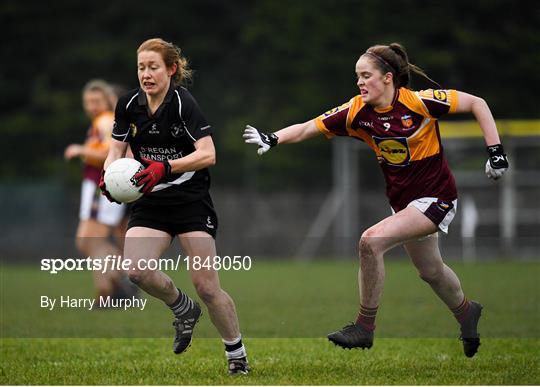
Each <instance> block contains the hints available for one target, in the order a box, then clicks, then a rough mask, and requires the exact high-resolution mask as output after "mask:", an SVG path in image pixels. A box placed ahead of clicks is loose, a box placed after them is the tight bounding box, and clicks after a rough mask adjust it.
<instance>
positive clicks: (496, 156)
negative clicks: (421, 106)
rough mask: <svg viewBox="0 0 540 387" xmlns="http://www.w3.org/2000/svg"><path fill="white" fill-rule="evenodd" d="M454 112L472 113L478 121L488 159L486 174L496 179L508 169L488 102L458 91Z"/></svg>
mask: <svg viewBox="0 0 540 387" xmlns="http://www.w3.org/2000/svg"><path fill="white" fill-rule="evenodd" d="M456 113H472V114H473V115H474V117H475V118H476V121H478V125H479V126H480V129H482V133H483V135H484V140H485V142H486V145H487V151H488V154H489V159H488V161H487V162H486V168H485V171H486V175H487V176H488V177H489V178H490V179H493V180H497V179H498V178H499V177H501V176H502V175H503V174H504V172H506V170H507V169H508V159H507V158H506V154H505V153H504V148H503V146H502V144H501V140H500V138H499V132H498V131H497V125H496V124H495V119H494V118H493V115H492V114H491V110H490V109H489V106H488V104H487V103H486V101H484V100H483V99H482V98H479V97H476V96H474V95H471V94H467V93H464V92H462V91H458V106H457V110H456Z"/></svg>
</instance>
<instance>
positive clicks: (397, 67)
mask: <svg viewBox="0 0 540 387" xmlns="http://www.w3.org/2000/svg"><path fill="white" fill-rule="evenodd" d="M366 54H368V55H369V56H371V57H375V58H377V59H378V60H376V61H374V62H375V63H376V66H377V67H378V68H379V70H380V71H381V72H382V73H386V72H388V70H389V71H390V72H391V73H392V74H393V75H394V87H395V88H400V87H407V88H408V87H409V86H410V82H411V73H414V74H416V75H419V76H421V77H423V78H424V79H427V80H428V81H430V82H432V83H433V84H435V85H437V86H439V87H441V86H440V85H439V84H438V83H437V82H435V81H434V80H433V79H431V78H430V77H429V76H428V75H427V74H426V73H425V72H424V70H422V69H421V68H420V67H418V66H416V65H414V64H412V63H410V62H409V56H408V55H407V51H405V48H404V47H403V46H402V45H401V44H399V43H390V45H388V46H383V45H377V46H373V47H370V48H369V49H368V50H367V51H366ZM385 64H386V66H385Z"/></svg>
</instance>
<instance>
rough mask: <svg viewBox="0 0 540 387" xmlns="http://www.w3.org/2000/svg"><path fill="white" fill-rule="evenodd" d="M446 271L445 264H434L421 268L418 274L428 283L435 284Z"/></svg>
mask: <svg viewBox="0 0 540 387" xmlns="http://www.w3.org/2000/svg"><path fill="white" fill-rule="evenodd" d="M443 273H444V266H443V265H432V266H428V267H425V268H422V269H420V270H419V272H418V274H419V275H420V278H422V280H424V281H426V282H427V283H428V284H435V283H437V282H439V280H440V279H441V278H442V276H443Z"/></svg>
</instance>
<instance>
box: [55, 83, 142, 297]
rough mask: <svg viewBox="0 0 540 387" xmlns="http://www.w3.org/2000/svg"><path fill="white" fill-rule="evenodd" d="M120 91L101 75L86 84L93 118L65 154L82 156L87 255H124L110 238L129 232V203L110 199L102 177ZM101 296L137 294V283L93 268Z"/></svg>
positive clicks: (82, 231)
mask: <svg viewBox="0 0 540 387" xmlns="http://www.w3.org/2000/svg"><path fill="white" fill-rule="evenodd" d="M116 99H117V97H116V94H115V93H114V90H113V87H112V86H111V85H109V84H108V83H107V82H105V81H103V80H100V79H93V80H91V81H89V82H88V83H87V84H86V85H85V86H84V88H83V92H82V102H83V108H84V111H85V113H86V115H87V116H88V118H90V120H91V124H90V127H89V128H88V131H87V134H86V139H85V142H84V143H83V144H70V145H68V146H67V147H66V149H65V151H64V158H65V159H66V160H71V159H74V158H79V159H81V160H82V162H83V170H82V173H83V181H82V186H81V203H80V209H79V225H78V227H77V233H76V245H77V249H78V250H79V251H80V252H81V253H83V254H84V255H85V256H89V257H92V258H95V259H103V258H105V256H106V255H108V254H111V255H117V256H120V254H121V253H120V246H119V245H115V244H113V243H111V242H110V241H109V236H110V235H111V234H112V235H114V236H115V237H116V239H117V240H118V241H119V242H121V241H122V239H123V237H124V233H125V222H123V220H124V214H125V210H126V209H125V205H120V204H116V203H110V202H109V201H108V200H107V199H105V198H104V197H103V196H101V195H100V194H99V193H100V191H99V187H98V183H99V178H100V175H101V170H102V168H103V162H104V161H105V158H106V157H107V151H108V149H109V143H110V141H111V133H112V127H113V122H114V114H113V111H114V106H115V104H116ZM92 274H93V276H94V286H95V288H96V293H97V299H99V297H108V296H112V297H115V298H125V297H130V296H132V295H134V289H135V288H134V287H133V285H132V284H130V283H129V280H127V276H126V274H125V273H124V272H122V271H118V270H109V271H107V272H105V273H102V272H101V271H99V270H96V271H93V272H92Z"/></svg>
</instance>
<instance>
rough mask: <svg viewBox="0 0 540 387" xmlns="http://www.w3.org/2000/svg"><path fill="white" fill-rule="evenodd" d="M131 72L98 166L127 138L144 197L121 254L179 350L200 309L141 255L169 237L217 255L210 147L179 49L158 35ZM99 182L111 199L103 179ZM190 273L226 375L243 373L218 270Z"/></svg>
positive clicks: (194, 252)
mask: <svg viewBox="0 0 540 387" xmlns="http://www.w3.org/2000/svg"><path fill="white" fill-rule="evenodd" d="M137 73H138V78H139V88H138V89H135V90H133V91H131V92H129V93H128V94H127V95H125V96H123V97H122V98H120V100H119V101H118V105H117V107H116V111H115V125H114V129H113V140H112V143H111V146H110V150H109V154H108V157H107V160H106V161H105V166H104V168H105V169H106V168H107V166H108V165H109V164H110V163H111V162H113V161H114V160H117V159H119V158H121V157H124V155H125V152H126V149H127V146H128V144H129V145H130V146H131V149H132V151H133V155H134V158H135V159H136V160H139V161H140V162H141V163H143V165H144V166H145V169H144V170H143V171H141V172H139V173H138V174H136V175H135V179H136V180H137V181H138V185H140V186H141V190H142V192H144V196H143V197H142V198H141V199H139V200H138V201H136V202H135V203H134V204H133V207H132V212H131V215H130V220H129V225H128V231H127V233H126V240H125V248H124V258H127V259H130V260H131V262H132V266H133V267H132V268H131V269H130V270H129V271H128V275H129V277H130V279H131V280H132V281H133V282H134V283H136V284H137V285H138V286H139V287H140V288H141V289H143V290H144V291H146V292H147V293H148V294H150V295H152V296H154V297H157V298H159V299H160V300H162V301H163V302H165V303H166V304H167V305H168V306H169V307H170V308H171V310H172V311H173V313H174V316H175V320H174V323H173V325H174V326H175V329H176V336H175V340H174V345H173V350H174V352H175V353H177V354H178V353H182V352H183V351H185V350H186V348H187V347H188V346H189V344H190V343H191V337H192V334H193V328H194V326H195V324H196V323H197V321H198V319H199V317H200V315H201V309H200V307H199V305H198V303H197V302H195V301H194V300H192V299H191V298H190V297H188V295H187V294H185V293H184V292H182V291H181V290H179V289H177V287H176V286H175V284H174V282H173V280H172V279H171V278H170V277H169V276H168V275H167V274H165V273H163V272H162V271H160V270H148V269H145V266H146V265H145V261H146V262H147V260H149V259H158V258H159V257H160V256H161V254H162V253H163V252H164V251H165V250H166V249H167V248H168V247H169V245H170V243H171V241H172V238H175V237H178V239H179V241H180V245H181V247H182V250H183V253H184V255H185V256H188V257H201V258H202V259H206V257H210V258H211V259H212V258H213V257H215V256H216V245H215V240H214V238H215V237H216V231H217V227H218V222H217V216H216V213H215V211H214V208H213V204H212V199H211V197H210V194H209V188H210V175H209V172H208V167H210V166H212V165H214V164H215V162H216V152H215V149H214V142H213V141H212V136H211V134H212V128H211V127H210V125H208V123H207V121H206V119H205V117H204V116H203V114H202V112H201V110H200V109H199V106H198V105H197V102H196V101H195V99H194V98H193V96H192V95H191V94H190V93H189V91H187V90H186V89H185V88H184V87H182V86H180V85H182V84H183V83H185V81H187V80H189V79H190V77H191V71H190V69H189V66H188V63H187V60H186V59H185V58H184V57H183V56H182V55H181V53H180V49H179V48H177V47H176V46H175V45H173V44H172V43H169V42H166V41H164V40H162V39H149V40H147V41H145V42H143V43H142V44H141V45H140V47H139V48H138V50H137ZM100 187H101V188H102V191H103V193H104V195H105V196H107V197H108V198H109V199H110V200H111V199H112V198H111V196H110V194H109V193H108V192H107V189H106V187H105V184H104V182H103V179H102V181H101V183H100ZM190 275H191V280H192V282H193V285H194V286H195V289H196V291H197V294H198V295H199V297H200V298H201V299H202V300H203V302H204V303H205V304H206V306H207V308H208V312H209V315H210V318H211V320H212V322H213V324H214V325H215V326H216V328H217V330H218V331H219V333H220V335H221V337H222V339H223V342H224V344H225V350H226V356H227V359H228V363H229V364H228V366H229V373H230V374H246V373H247V372H248V371H249V367H248V363H247V359H246V351H245V348H244V346H243V344H242V339H241V334H240V329H239V324H238V318H237V315H236V309H235V305H234V302H233V300H232V299H231V297H230V296H229V295H228V294H227V293H226V292H225V291H224V290H223V289H221V286H220V282H219V277H218V273H217V272H216V271H215V270H213V269H209V270H207V269H204V268H201V269H200V270H194V269H193V267H192V268H191V269H190Z"/></svg>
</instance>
